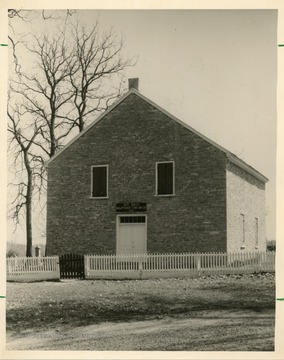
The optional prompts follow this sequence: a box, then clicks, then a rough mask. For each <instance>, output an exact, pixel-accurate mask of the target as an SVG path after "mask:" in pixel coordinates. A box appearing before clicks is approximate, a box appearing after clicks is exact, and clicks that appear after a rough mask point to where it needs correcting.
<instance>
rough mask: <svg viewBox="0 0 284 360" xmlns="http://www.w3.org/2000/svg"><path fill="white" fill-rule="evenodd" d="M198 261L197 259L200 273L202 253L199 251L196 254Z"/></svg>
mask: <svg viewBox="0 0 284 360" xmlns="http://www.w3.org/2000/svg"><path fill="white" fill-rule="evenodd" d="M196 261H197V273H198V274H200V270H201V255H200V254H199V253H197V254H196Z"/></svg>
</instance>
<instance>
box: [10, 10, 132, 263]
mask: <svg viewBox="0 0 284 360" xmlns="http://www.w3.org/2000/svg"><path fill="white" fill-rule="evenodd" d="M14 16H15V15H14ZM70 34H71V35H70ZM32 39H33V41H32V42H31V41H30V42H29V43H28V44H26V43H25V42H23V43H22V45H24V46H25V49H26V54H27V56H28V57H29V59H33V67H32V69H25V68H24V66H23V64H19V63H18V67H17V69H18V70H19V69H20V71H17V69H15V71H14V73H13V74H12V76H11V77H10V91H11V94H13V101H9V106H8V119H9V125H8V130H9V134H10V144H15V145H16V146H14V147H11V151H12V152H13V156H14V161H15V164H16V162H17V166H19V164H18V163H19V162H20V163H21V169H22V174H23V169H24V170H25V171H24V173H25V176H22V177H21V178H19V181H18V183H17V184H14V185H15V186H17V189H18V190H17V194H16V197H15V199H14V201H13V204H12V207H13V211H12V214H13V218H14V219H15V220H16V222H19V214H20V213H22V214H23V216H26V230H27V231H26V232H27V256H30V255H31V249H32V203H33V201H34V195H35V193H38V194H39V195H40V194H41V193H42V192H44V191H45V188H46V186H45V183H46V174H45V168H44V163H45V161H47V160H48V159H49V158H51V157H52V156H54V155H55V154H56V152H57V151H58V150H59V149H60V148H62V147H63V146H64V145H65V144H66V142H67V141H68V140H70V139H71V138H72V137H73V136H74V135H75V132H78V131H82V130H83V129H84V126H85V124H86V122H87V121H88V120H89V119H90V118H92V117H94V114H98V113H99V112H101V111H102V110H103V109H106V108H107V107H108V106H109V104H110V102H111V101H113V100H114V99H115V98H117V97H118V96H119V95H120V94H121V92H122V87H121V83H122V82H121V81H122V76H123V70H124V69H125V68H126V67H128V66H131V65H133V63H134V62H133V61H132V60H128V59H126V60H124V59H122V57H121V50H122V48H123V39H119V40H117V39H116V37H115V35H114V34H113V33H112V32H111V31H110V32H107V33H104V34H102V35H100V33H99V28H98V24H95V26H93V27H92V28H91V29H90V30H88V29H86V28H85V27H84V26H79V25H78V23H77V25H76V26H74V25H72V24H71V23H68V24H65V25H64V26H63V28H62V29H61V30H58V32H57V33H56V34H55V35H49V34H45V35H43V36H38V35H33V37H32ZM16 60H17V61H18V58H17V57H16V59H14V61H16ZM20 65H21V66H20ZM115 77H117V78H116V79H115V80H114V78H115ZM15 104H18V105H15ZM76 130H77V131H76ZM15 166H16V165H15ZM24 209H25V211H22V210H24Z"/></svg>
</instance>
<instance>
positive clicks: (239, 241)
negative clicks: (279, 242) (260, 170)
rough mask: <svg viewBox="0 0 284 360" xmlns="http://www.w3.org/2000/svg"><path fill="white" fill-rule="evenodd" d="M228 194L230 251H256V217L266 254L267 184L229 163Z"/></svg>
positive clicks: (259, 245) (261, 245)
mask: <svg viewBox="0 0 284 360" xmlns="http://www.w3.org/2000/svg"><path fill="white" fill-rule="evenodd" d="M227 194H228V195H227V220H228V224H227V236H228V246H227V251H228V252H231V251H241V250H243V251H255V250H257V248H256V245H257V244H256V236H257V235H256V231H257V230H256V218H257V219H258V250H260V251H265V250H266V235H265V184H263V183H262V182H261V181H259V180H257V179H256V178H255V177H253V176H252V175H250V174H249V173H247V172H246V171H244V170H242V169H240V168H239V167H238V166H236V165H234V164H232V163H231V162H228V165H227ZM241 214H242V215H241ZM243 218H244V227H245V229H244V233H243Z"/></svg>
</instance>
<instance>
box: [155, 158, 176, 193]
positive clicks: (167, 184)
mask: <svg viewBox="0 0 284 360" xmlns="http://www.w3.org/2000/svg"><path fill="white" fill-rule="evenodd" d="M174 185H175V184H174V162H173V161H165V162H157V163H156V195H174Z"/></svg>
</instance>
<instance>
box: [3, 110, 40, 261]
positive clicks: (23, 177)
mask: <svg viewBox="0 0 284 360" xmlns="http://www.w3.org/2000/svg"><path fill="white" fill-rule="evenodd" d="M7 113H8V118H9V123H8V131H9V133H10V134H11V135H12V136H11V137H10V144H9V147H10V149H11V148H12V147H13V146H14V145H15V148H14V149H15V150H16V151H14V161H13V166H14V170H15V173H16V174H17V175H20V176H18V179H19V180H18V181H17V182H16V183H10V186H15V187H16V188H17V189H16V195H15V198H14V200H13V203H14V204H15V206H14V209H13V211H12V217H13V219H14V220H15V221H16V223H19V221H20V214H21V210H22V209H23V207H24V208H25V217H26V236H27V241H26V242H27V248H26V256H32V200H33V191H34V177H35V176H36V172H37V169H38V158H37V156H35V155H33V154H32V146H33V145H34V142H35V140H36V137H37V136H38V135H39V133H40V130H41V127H40V124H39V123H38V122H36V121H34V123H33V124H32V125H31V126H29V128H28V131H25V130H27V128H26V129H22V128H21V118H22V117H23V116H24V115H25V111H24V110H21V109H20V107H19V106H16V107H15V108H13V107H12V106H9V108H8V111H7ZM26 133H27V134H26ZM15 143H16V144H15ZM19 160H20V166H19ZM23 171H24V174H23Z"/></svg>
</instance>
